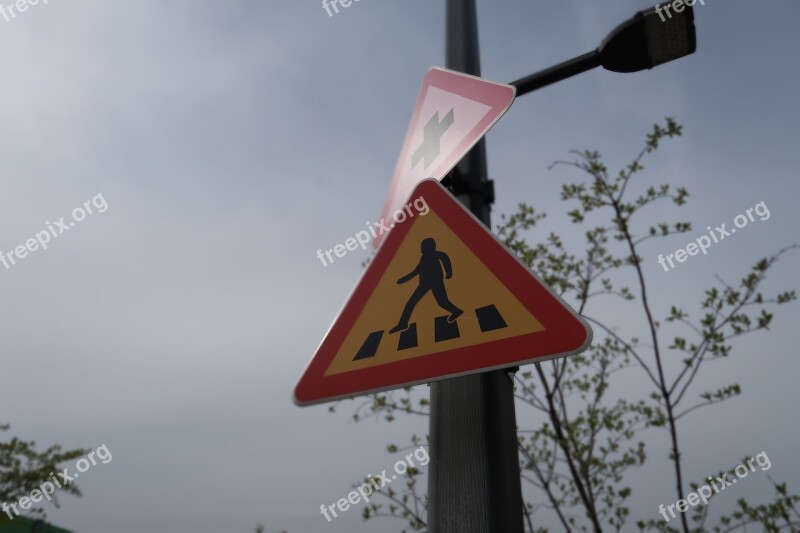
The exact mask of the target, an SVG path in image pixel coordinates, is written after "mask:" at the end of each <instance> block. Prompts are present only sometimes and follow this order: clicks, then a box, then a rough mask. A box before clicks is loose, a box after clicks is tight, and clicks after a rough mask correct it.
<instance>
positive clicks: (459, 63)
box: [428, 0, 523, 533]
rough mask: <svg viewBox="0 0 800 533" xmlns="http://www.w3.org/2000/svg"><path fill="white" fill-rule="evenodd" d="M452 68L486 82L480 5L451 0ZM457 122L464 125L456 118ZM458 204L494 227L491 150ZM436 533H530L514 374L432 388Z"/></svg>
mask: <svg viewBox="0 0 800 533" xmlns="http://www.w3.org/2000/svg"><path fill="white" fill-rule="evenodd" d="M446 66H447V67H448V68H450V69H453V70H458V71H461V72H464V73H467V74H473V75H476V76H479V75H480V58H479V55H478V25H477V16H476V10H475V0H447V59H446ZM456 120H458V119H457V118H456ZM456 174H457V175H458V176H459V178H460V179H461V180H463V183H464V185H465V187H466V193H465V194H463V195H462V196H459V200H461V202H462V203H464V204H465V205H467V206H468V207H469V209H470V210H471V211H472V212H473V213H474V214H475V216H477V217H478V218H479V219H480V220H481V221H483V223H484V224H486V225H487V226H489V227H491V225H490V218H489V213H490V205H489V203H488V202H487V201H486V196H485V194H484V193H482V191H485V190H487V187H486V185H487V183H488V179H487V172H486V145H485V143H484V142H483V140H481V141H480V142H479V143H478V144H476V145H475V147H474V148H473V149H472V150H471V151H470V152H469V154H467V155H466V157H464V159H462V161H461V162H460V163H459V165H458V167H457V168H456ZM430 412H431V416H430V430H429V431H430V435H429V438H430V454H431V458H432V460H431V462H430V464H429V470H428V532H429V533H451V532H456V531H458V532H459V533H523V522H522V489H521V486H520V471H519V451H518V448H517V426H516V416H515V412H514V394H513V381H512V379H511V376H510V375H509V373H508V372H507V371H502V370H498V371H493V372H488V373H484V374H479V375H473V376H466V377H461V378H455V379H449V380H445V381H440V382H436V383H432V384H431V406H430Z"/></svg>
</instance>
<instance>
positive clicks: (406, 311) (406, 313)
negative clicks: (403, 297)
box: [389, 284, 428, 333]
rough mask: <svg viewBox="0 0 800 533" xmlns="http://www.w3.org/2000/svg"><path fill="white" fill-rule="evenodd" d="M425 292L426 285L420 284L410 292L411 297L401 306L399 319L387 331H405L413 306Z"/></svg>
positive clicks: (426, 289) (426, 290)
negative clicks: (401, 311) (401, 312)
mask: <svg viewBox="0 0 800 533" xmlns="http://www.w3.org/2000/svg"><path fill="white" fill-rule="evenodd" d="M427 292H428V287H423V286H422V284H420V286H419V287H417V288H416V289H415V290H414V292H413V294H411V297H410V298H409V299H408V303H407V304H406V306H405V307H404V308H403V314H402V315H401V316H400V321H399V322H398V323H397V325H396V326H395V327H393V328H392V329H390V330H389V333H397V332H398V331H405V330H407V329H408V321H409V320H410V319H411V313H413V312H414V308H415V307H416V306H417V304H418V303H419V301H420V300H421V299H422V297H423V296H425V293H427Z"/></svg>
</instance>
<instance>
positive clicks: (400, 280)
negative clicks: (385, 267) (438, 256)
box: [397, 265, 419, 285]
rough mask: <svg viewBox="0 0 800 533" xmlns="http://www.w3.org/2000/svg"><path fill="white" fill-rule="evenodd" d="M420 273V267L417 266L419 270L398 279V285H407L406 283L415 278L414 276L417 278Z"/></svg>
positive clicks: (416, 269)
mask: <svg viewBox="0 0 800 533" xmlns="http://www.w3.org/2000/svg"><path fill="white" fill-rule="evenodd" d="M418 273H419V265H417V268H415V269H414V270H412V271H411V272H409V273H408V274H406V275H405V276H403V277H402V278H400V279H398V280H397V284H398V285H401V284H403V283H405V282H406V281H408V280H410V279H411V278H413V277H414V276H416V275H417V274H418Z"/></svg>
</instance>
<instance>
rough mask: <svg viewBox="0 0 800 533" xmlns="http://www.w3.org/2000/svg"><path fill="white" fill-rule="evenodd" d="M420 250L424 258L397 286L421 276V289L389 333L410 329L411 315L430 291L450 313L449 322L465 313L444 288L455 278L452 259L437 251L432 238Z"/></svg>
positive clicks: (409, 300)
mask: <svg viewBox="0 0 800 533" xmlns="http://www.w3.org/2000/svg"><path fill="white" fill-rule="evenodd" d="M420 249H421V251H422V257H420V259H419V263H418V264H417V267H416V268H415V269H414V270H412V271H411V272H409V273H408V274H406V275H405V276H403V277H402V278H400V279H398V280H397V284H398V285H400V284H403V283H405V282H406V281H409V280H410V279H412V278H414V276H419V287H417V288H416V289H415V290H414V293H413V294H412V295H411V297H410V298H409V299H408V303H407V304H406V306H405V308H404V309H403V314H402V315H401V316H400V321H399V322H398V323H397V325H396V326H395V327H393V328H392V329H391V330H389V333H397V332H398V331H405V330H407V329H408V327H409V326H408V321H409V319H410V318H411V313H413V312H414V308H415V307H416V306H417V304H418V303H419V301H420V300H421V299H422V297H423V296H425V295H426V294H427V293H428V291H431V292H432V293H433V297H434V298H436V303H437V304H439V307H441V308H442V309H444V310H446V311H450V316H448V317H447V321H448V322H450V323H453V322H455V320H456V319H457V318H458V317H459V316H461V315H462V314H463V313H464V311H462V310H461V309H459V308H458V307H456V306H455V305H453V302H451V301H450V300H449V299H448V298H447V291H446V290H445V288H444V280H445V279H450V278H451V277H453V271H452V268H451V265H450V258H449V257H448V256H447V254H446V253H444V252H440V251H438V250H437V249H436V241H435V240H433V239H432V238H431V237H427V238H425V239H423V240H422V244H421V245H420ZM442 267H444V274H445V276H446V277H442Z"/></svg>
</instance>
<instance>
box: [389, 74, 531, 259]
mask: <svg viewBox="0 0 800 533" xmlns="http://www.w3.org/2000/svg"><path fill="white" fill-rule="evenodd" d="M516 91H517V90H516V88H515V87H514V86H512V85H506V84H505V83H497V82H494V81H489V80H484V79H481V78H477V77H475V76H470V75H469V74H463V73H461V72H456V71H453V70H447V69H443V68H438V67H433V68H431V69H430V70H428V73H427V74H426V75H425V79H424V80H423V81H422V88H421V89H420V92H419V96H418V97H417V103H416V105H415V106H414V112H413V114H412V115H411V121H410V122H409V124H408V130H407V131H406V137H405V140H404V141H403V147H402V148H401V150H400V157H399V158H398V159H397V164H396V165H395V168H394V174H393V175H392V181H391V183H390V184H389V194H388V195H387V196H386V202H385V204H384V206H383V210H382V211H381V219H386V220H391V217H392V215H393V214H394V213H395V212H396V211H397V210H398V209H402V208H403V202H404V201H405V199H406V198H408V196H409V195H410V194H411V191H413V190H414V187H416V185H417V184H418V183H419V182H421V181H422V180H424V179H427V178H434V179H437V180H440V179H442V178H443V177H445V175H446V174H447V173H448V172H450V170H451V169H452V168H453V167H454V166H455V165H456V163H458V162H459V160H460V159H461V158H462V157H464V155H465V154H466V153H467V152H469V150H470V148H472V147H473V146H474V145H475V143H477V142H478V141H479V140H480V139H481V137H483V136H484V135H486V132H487V131H489V129H490V128H491V127H492V126H494V124H495V123H496V122H497V121H498V120H499V119H500V117H502V116H503V114H504V113H505V112H506V111H508V108H509V107H511V104H512V103H513V102H514V96H515V94H516ZM381 219H379V220H381ZM384 237H385V234H381V235H378V236H377V238H376V239H375V240H374V244H375V245H376V246H377V245H379V244H380V243H381V242H383V239H384Z"/></svg>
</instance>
